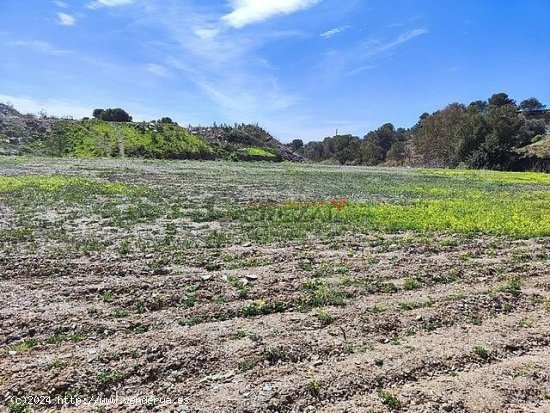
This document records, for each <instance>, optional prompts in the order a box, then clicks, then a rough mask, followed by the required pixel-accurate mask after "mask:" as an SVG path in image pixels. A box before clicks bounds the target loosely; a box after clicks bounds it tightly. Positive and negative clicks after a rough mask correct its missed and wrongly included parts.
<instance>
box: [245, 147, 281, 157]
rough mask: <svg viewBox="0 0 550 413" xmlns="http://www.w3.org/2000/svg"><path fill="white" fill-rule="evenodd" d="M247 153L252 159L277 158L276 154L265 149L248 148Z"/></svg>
mask: <svg viewBox="0 0 550 413" xmlns="http://www.w3.org/2000/svg"><path fill="white" fill-rule="evenodd" d="M247 153H248V155H250V156H252V157H260V158H268V159H269V158H275V157H276V155H275V154H274V153H271V152H268V151H266V150H265V149H262V148H258V147H254V148H248V151H247Z"/></svg>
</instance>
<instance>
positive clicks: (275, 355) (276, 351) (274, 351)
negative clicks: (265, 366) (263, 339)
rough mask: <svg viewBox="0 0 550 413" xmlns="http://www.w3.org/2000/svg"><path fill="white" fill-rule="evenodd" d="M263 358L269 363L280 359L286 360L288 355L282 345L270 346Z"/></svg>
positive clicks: (274, 362) (275, 362)
mask: <svg viewBox="0 0 550 413" xmlns="http://www.w3.org/2000/svg"><path fill="white" fill-rule="evenodd" d="M265 359H266V360H267V361H268V362H269V364H271V365H273V364H277V363H278V362H280V361H286V360H288V356H287V354H286V351H285V349H284V348H283V347H271V348H269V349H268V350H267V352H266V356H265Z"/></svg>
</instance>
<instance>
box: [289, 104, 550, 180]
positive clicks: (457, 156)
mask: <svg viewBox="0 0 550 413" xmlns="http://www.w3.org/2000/svg"><path fill="white" fill-rule="evenodd" d="M544 108H545V106H544V105H543V104H542V103H540V101H539V100H538V99H536V98H529V99H526V100H524V101H523V102H521V103H520V104H519V105H518V104H516V102H515V101H514V100H513V99H511V98H510V97H509V96H508V95H507V94H506V93H497V94H494V95H493V96H491V97H490V98H489V99H488V100H487V101H475V102H472V103H470V104H469V105H464V104H460V103H452V104H450V105H448V106H447V107H445V108H444V109H442V110H438V111H436V112H434V113H432V114H428V113H424V114H423V115H422V116H421V117H420V120H419V122H418V123H417V124H416V125H415V126H413V127H412V128H410V129H403V128H397V129H396V128H395V127H394V126H393V125H392V124H391V123H387V124H385V125H383V126H382V127H380V128H379V129H377V130H375V131H373V132H370V133H368V134H367V135H366V136H365V137H364V138H363V139H361V138H359V137H357V136H352V135H339V136H334V137H327V138H325V139H324V140H323V141H322V142H310V143H308V144H306V145H305V146H303V148H301V149H300V151H301V153H302V154H304V156H306V157H307V158H309V159H312V160H314V161H318V162H323V161H324V162H333V163H340V164H348V165H379V164H382V163H385V164H386V165H403V164H409V165H410V164H412V165H418V166H437V167H447V168H456V167H458V166H464V167H469V168H486V169H498V170H524V169H538V170H550V151H546V152H542V151H540V150H539V151H538V152H537V153H536V154H533V152H532V151H521V150H518V149H519V148H523V147H526V146H528V145H531V144H533V143H535V142H536V141H538V140H541V139H542V137H543V135H545V133H546V129H547V127H548V124H549V123H550V115H549V114H548V112H547V111H545V110H544ZM294 144H295V142H293V144H292V145H294ZM296 144H298V145H299V142H297V143H296ZM541 147H542V146H541ZM541 147H539V148H538V149H541Z"/></svg>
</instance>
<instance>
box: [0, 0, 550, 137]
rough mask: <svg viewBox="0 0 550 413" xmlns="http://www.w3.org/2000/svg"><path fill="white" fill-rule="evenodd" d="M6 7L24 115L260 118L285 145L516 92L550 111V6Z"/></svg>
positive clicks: (247, 1)
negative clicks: (117, 110)
mask: <svg viewBox="0 0 550 413" xmlns="http://www.w3.org/2000/svg"><path fill="white" fill-rule="evenodd" d="M178 3H179V2H177V1H173V0H159V1H151V0H82V1H47V2H44V1H39V0H30V1H26V2H25V3H24V4H22V3H21V2H20V1H17V0H4V2H3V5H2V8H1V9H0V15H1V16H2V17H3V20H4V22H5V24H4V27H3V28H2V30H0V51H2V55H3V59H4V64H3V65H2V67H0V79H2V85H1V87H0V102H10V103H11V104H13V105H14V107H15V108H16V109H18V110H19V111H21V112H31V113H37V112H38V111H40V110H46V112H47V113H48V115H51V116H73V117H75V118H80V117H85V116H87V117H91V115H92V111H93V110H94V109H95V108H106V107H121V108H123V109H125V110H127V111H128V112H129V113H130V114H131V115H132V116H133V117H134V119H135V120H136V121H141V120H152V119H158V118H161V117H163V116H168V117H170V118H172V119H174V121H177V122H178V123H180V124H182V125H187V124H191V125H211V124H213V123H214V122H216V123H218V124H220V123H226V124H233V123H239V124H240V123H253V124H254V123H259V124H260V125H261V126H262V127H264V128H265V129H266V130H267V131H268V132H270V133H271V134H272V135H273V136H274V137H276V138H277V139H279V140H280V141H282V142H289V141H291V140H292V139H295V138H299V139H303V140H304V142H308V141H311V140H321V139H323V138H324V137H326V136H332V135H333V133H334V132H335V131H336V130H337V129H338V130H339V133H340V134H352V135H357V136H359V137H363V136H364V135H365V134H366V133H367V132H369V131H371V130H374V129H376V128H378V127H379V126H381V125H382V124H384V123H388V122H390V123H392V124H394V125H395V126H396V127H405V128H409V127H411V126H413V125H414V124H415V123H416V121H417V120H418V117H419V116H420V115H421V114H422V113H424V112H429V113H432V112H434V111H436V110H438V109H441V108H443V107H444V106H446V105H447V104H450V103H452V102H459V103H465V104H467V103H469V102H471V101H475V100H480V99H483V100H485V99H487V98H489V97H490V96H491V95H492V94H493V93H498V92H506V93H508V94H509V95H510V97H512V98H513V99H516V100H517V101H518V102H519V101H521V100H523V99H526V98H529V97H532V96H533V97H536V98H538V99H539V100H541V101H542V102H543V103H546V104H548V103H550V86H549V85H548V82H547V79H546V74H545V73H546V70H547V68H548V67H549V66H550V53H548V52H549V51H550V43H549V42H548V40H549V39H548V37H549V36H548V30H547V29H546V25H547V21H548V20H549V18H550V3H549V2H547V1H544V0H533V1H531V2H528V3H526V2H522V3H521V4H520V3H519V2H518V3H512V4H501V2H497V1H496V0H491V1H486V2H484V3H483V4H479V2H475V1H466V2H461V4H459V5H453V6H451V5H449V4H433V2H430V1H427V0H421V1H418V2H414V4H410V2H407V1H405V0H399V1H396V2H395V3H394V4H393V5H392V7H388V6H387V5H386V4H385V3H383V2H382V1H380V0H372V1H369V2H364V1H359V0H352V1H349V2H346V4H345V5H342V3H341V2H337V1H335V0H279V1H272V2H261V1H259V0H232V1H226V0H217V1H213V2H211V3H210V4H208V5H204V4H200V2H198V1H196V0H193V1H189V2H186V3H184V4H178Z"/></svg>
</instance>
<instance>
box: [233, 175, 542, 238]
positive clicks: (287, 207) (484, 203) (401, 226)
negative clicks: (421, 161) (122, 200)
mask: <svg viewBox="0 0 550 413" xmlns="http://www.w3.org/2000/svg"><path fill="white" fill-rule="evenodd" d="M413 177H414V178H413V179H416V178H417V177H419V176H418V175H416V176H414V174H413ZM420 177H422V179H423V182H421V183H419V184H414V183H411V184H410V185H409V186H405V185H404V184H401V183H400V182H396V183H394V184H392V183H391V181H389V182H387V184H386V186H380V187H378V186H377V187H374V186H372V187H370V186H369V183H368V182H365V185H366V186H367V188H368V190H369V192H370V194H371V197H372V198H376V195H375V194H376V193H377V192H378V193H380V192H382V193H386V194H391V195H393V196H395V197H396V198H397V201H396V202H383V201H382V202H372V201H371V202H351V201H350V202H347V203H346V205H345V206H344V207H340V206H336V207H335V206H333V205H332V204H331V203H328V202H327V203H317V204H311V203H288V204H280V205H260V206H258V207H255V208H250V207H249V208H247V209H246V210H244V211H243V210H242V209H237V210H236V211H235V214H234V216H235V217H238V218H239V220H241V221H243V222H244V223H245V224H248V225H250V224H253V225H255V224H257V223H258V222H262V223H263V225H264V227H262V231H263V233H264V237H265V234H272V235H273V236H280V237H283V236H284V237H288V238H300V237H304V236H306V235H307V233H319V232H323V231H324V232H329V231H331V230H334V228H335V226H337V227H338V228H340V229H346V228H355V229H361V230H368V229H375V230H380V231H387V232H399V231H408V230H412V231H420V232H429V231H448V232H454V233H466V234H467V233H486V234H496V235H509V236H513V237H520V238H521V237H536V236H548V235H550V190H549V189H548V184H549V182H550V178H549V177H548V175H545V174H537V173H526V174H518V173H503V174H497V173H495V172H475V173H472V172H470V171H439V170H434V171H426V170H423V171H420ZM516 184H523V186H522V185H516ZM373 195H374V196H373ZM252 231H253V230H252Z"/></svg>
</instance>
